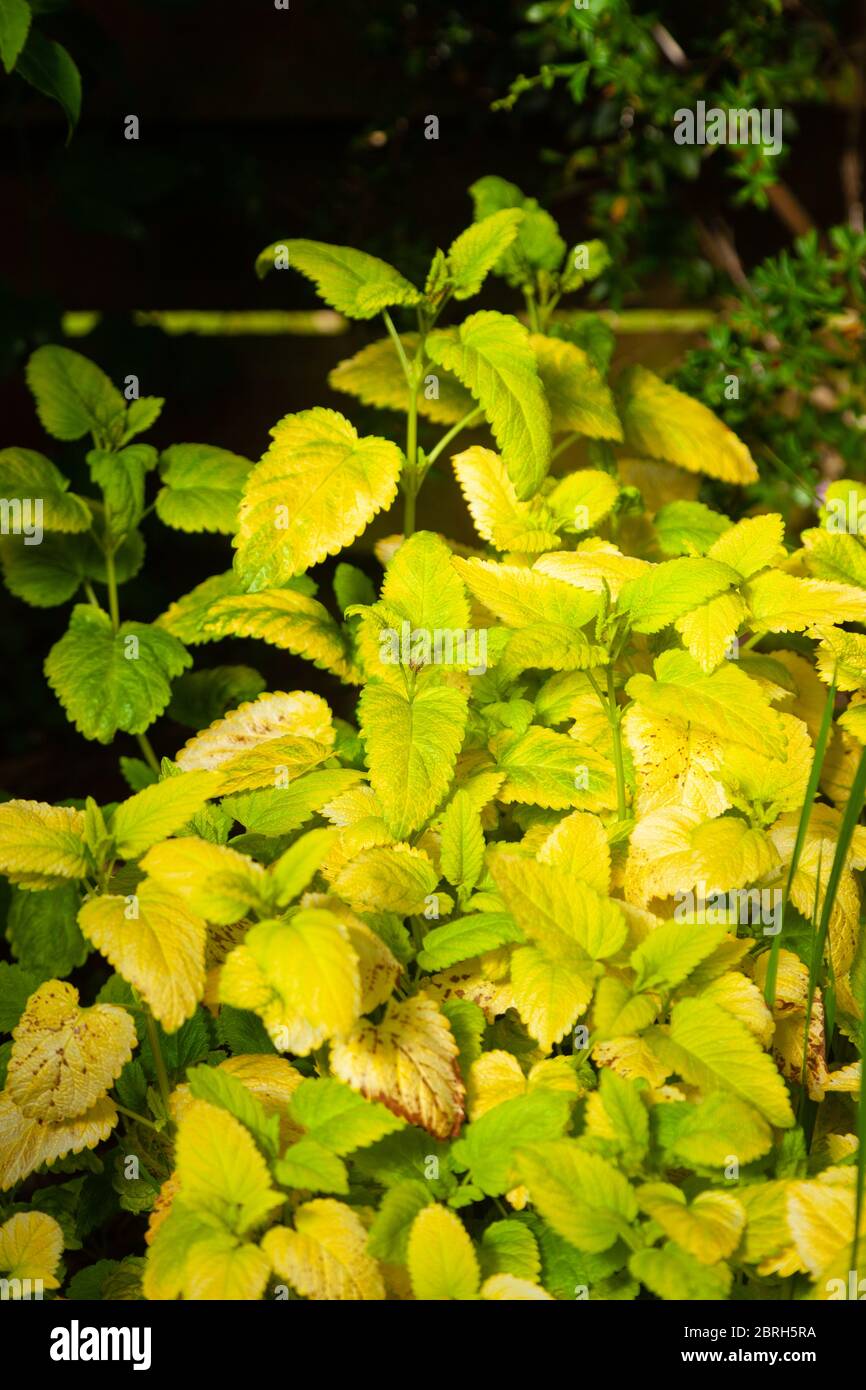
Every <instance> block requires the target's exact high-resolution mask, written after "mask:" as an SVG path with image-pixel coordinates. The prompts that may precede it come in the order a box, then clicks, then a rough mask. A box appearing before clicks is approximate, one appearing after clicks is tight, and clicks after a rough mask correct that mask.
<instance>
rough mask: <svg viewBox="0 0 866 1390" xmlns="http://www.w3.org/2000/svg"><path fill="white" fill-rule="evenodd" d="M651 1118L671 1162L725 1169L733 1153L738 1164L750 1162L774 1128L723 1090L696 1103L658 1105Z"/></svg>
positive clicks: (762, 1149) (764, 1150) (762, 1150)
mask: <svg viewBox="0 0 866 1390" xmlns="http://www.w3.org/2000/svg"><path fill="white" fill-rule="evenodd" d="M653 1121H654V1123H655V1124H656V1126H657V1128H658V1135H659V1142H660V1144H661V1145H662V1147H663V1148H664V1149H665V1150H666V1151H667V1152H669V1153H670V1154H671V1155H672V1162H683V1163H688V1164H689V1165H690V1166H692V1167H695V1168H698V1167H710V1168H724V1167H725V1166H726V1165H727V1164H728V1163H730V1160H731V1155H732V1154H736V1156H737V1158H738V1159H739V1161H740V1163H751V1162H752V1161H753V1160H754V1159H756V1158H760V1157H761V1156H762V1155H763V1154H765V1153H767V1152H768V1150H769V1149H770V1148H771V1146H772V1143H773V1131H772V1130H771V1129H770V1126H769V1125H768V1124H767V1121H766V1120H765V1119H764V1117H763V1116H762V1115H760V1114H759V1113H758V1111H757V1110H756V1109H755V1108H754V1106H752V1105H748V1104H747V1103H746V1101H744V1100H739V1099H738V1098H737V1097H736V1096H733V1095H731V1094H730V1093H729V1092H726V1091H713V1092H712V1093H711V1094H710V1095H708V1096H707V1097H706V1098H705V1099H704V1100H702V1101H700V1102H699V1104H697V1105H690V1104H687V1103H680V1104H677V1105H669V1106H668V1105H666V1106H664V1107H660V1106H658V1107H656V1108H655V1109H654V1111H653ZM791 1132H792V1131H788V1133H791Z"/></svg>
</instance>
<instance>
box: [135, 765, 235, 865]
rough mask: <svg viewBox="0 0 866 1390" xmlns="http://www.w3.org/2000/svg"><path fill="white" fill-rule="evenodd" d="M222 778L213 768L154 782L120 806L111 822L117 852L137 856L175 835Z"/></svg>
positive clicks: (217, 787) (214, 792)
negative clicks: (208, 770)
mask: <svg viewBox="0 0 866 1390" xmlns="http://www.w3.org/2000/svg"><path fill="white" fill-rule="evenodd" d="M219 789H220V779H219V777H218V776H216V775H215V774H214V773H212V772H188V773H186V774H185V775H184V776H183V777H171V778H168V779H167V780H166V781H164V782H155V783H154V784H153V785H152V786H150V787H145V788H144V790H143V791H140V792H137V793H136V795H135V796H131V797H130V798H129V800H128V801H124V802H122V803H121V804H120V806H118V808H117V811H116V812H115V815H114V820H113V821H112V824H111V830H112V834H113V835H114V839H115V843H116V845H117V852H118V854H119V855H121V856H122V857H123V858H124V859H137V858H138V856H139V855H140V854H143V853H144V851H145V850H146V849H148V848H149V846H150V845H153V844H155V843H156V841H157V840H164V839H165V838H166V837H167V836H168V835H173V834H174V833H175V831H176V830H179V829H180V827H181V826H182V825H185V824H186V822H187V821H188V820H189V819H190V818H191V817H192V816H194V815H195V813H196V811H199V810H201V808H202V806H204V804H205V802H206V801H207V800H208V798H209V797H212V796H216V795H217V793H218V791H219Z"/></svg>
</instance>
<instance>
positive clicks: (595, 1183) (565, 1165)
mask: <svg viewBox="0 0 866 1390" xmlns="http://www.w3.org/2000/svg"><path fill="white" fill-rule="evenodd" d="M489 1113H491V1114H492V1113H493V1112H492V1111H491V1112H489ZM516 1164H517V1171H518V1173H519V1175H520V1179H521V1181H522V1182H523V1183H524V1184H525V1185H526V1186H527V1187H528V1188H529V1195H530V1197H531V1199H532V1202H533V1204H534V1206H536V1207H537V1208H538V1211H539V1212H540V1213H541V1215H542V1216H543V1217H544V1219H545V1221H546V1222H548V1224H549V1225H550V1226H552V1227H553V1229H554V1231H556V1232H557V1234H558V1235H561V1236H563V1237H564V1239H565V1240H568V1241H570V1242H571V1244H572V1245H575V1246H577V1248H578V1250H587V1251H589V1252H590V1253H597V1252H599V1251H602V1250H607V1249H608V1248H609V1247H610V1246H611V1245H613V1244H614V1242H615V1241H616V1240H617V1239H618V1237H619V1236H620V1235H621V1234H622V1232H623V1230H624V1228H626V1227H627V1226H629V1225H630V1224H631V1222H632V1221H634V1219H635V1217H636V1216H637V1201H636V1199H635V1195H634V1191H633V1189H632V1187H631V1186H630V1184H629V1183H628V1181H627V1180H626V1178H624V1177H623V1175H622V1173H620V1172H619V1171H618V1169H616V1168H614V1167H613V1166H612V1164H610V1163H608V1162H607V1161H606V1160H605V1159H603V1158H600V1157H599V1156H598V1154H592V1153H587V1152H586V1151H585V1150H584V1149H581V1148H579V1147H578V1145H577V1144H576V1143H575V1142H574V1141H573V1140H571V1139H562V1140H559V1141H557V1142H556V1143H548V1144H533V1145H530V1146H528V1147H526V1148H524V1149H521V1150H520V1152H519V1153H518V1154H517V1158H516Z"/></svg>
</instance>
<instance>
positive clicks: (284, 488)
mask: <svg viewBox="0 0 866 1390" xmlns="http://www.w3.org/2000/svg"><path fill="white" fill-rule="evenodd" d="M271 433H272V435H273V443H272V444H271V446H270V448H269V449H268V451H267V453H266V454H265V456H264V458H263V459H262V461H261V463H258V464H256V466H255V468H254V469H253V471H252V472H251V473H250V475H249V477H248V479H247V483H246V487H245V489H244V496H243V501H242V502H241V506H240V511H239V526H238V533H237V536H236V537H235V540H234V544H235V545H236V546H237V552H238V553H237V558H236V562H235V563H236V567H237V569H238V571H239V573H240V574H241V576H242V578H243V579H244V581H245V582H246V585H247V587H248V589H249V590H250V591H252V592H255V591H256V590H258V589H266V588H269V587H270V586H272V585H278V584H281V583H283V582H284V581H285V580H287V579H290V578H291V577H292V576H293V575H297V574H300V573H301V572H302V571H303V570H306V569H308V568H309V567H310V565H315V564H318V563H319V561H320V560H324V559H325V558H326V556H328V555H336V554H337V553H338V551H340V550H343V549H345V547H346V546H347V545H350V544H351V542H352V541H353V540H355V539H356V538H357V537H358V536H359V535H360V534H361V532H362V531H363V530H364V528H365V527H366V526H367V524H368V523H369V522H370V521H371V520H372V519H373V517H374V516H375V515H376V513H377V512H380V511H382V510H383V509H387V508H388V507H390V505H391V503H392V502H393V501H394V498H395V496H396V495H397V479H398V477H399V474H400V468H401V465H402V461H403V455H402V453H401V451H400V450H399V449H398V448H397V445H396V444H392V443H391V441H390V440H387V439H378V438H376V437H375V436H369V437H367V438H363V439H362V438H361V437H360V436H359V435H358V432H357V430H356V429H355V427H354V425H352V424H350V423H349V421H348V420H346V419H345V418H344V416H342V415H339V414H338V413H337V411H335V410H323V409H321V408H319V407H317V408H316V409H314V410H302V411H300V413H299V414H297V415H287V416H285V418H284V419H283V420H281V421H280V423H279V424H278V425H276V426H275V427H274V429H273V430H272V431H271Z"/></svg>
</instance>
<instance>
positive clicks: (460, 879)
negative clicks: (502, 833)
mask: <svg viewBox="0 0 866 1390" xmlns="http://www.w3.org/2000/svg"><path fill="white" fill-rule="evenodd" d="M440 833H441V854H442V872H443V874H444V875H445V877H446V878H447V880H448V882H449V883H453V884H454V887H455V888H459V889H460V890H461V891H462V892H463V893H471V892H472V889H473V888H474V887H475V885H476V883H477V882H478V880H479V878H480V877H481V869H482V866H483V864H484V831H483V830H482V829H481V817H480V815H479V814H478V812H477V811H476V810H475V808H474V806H473V804H472V798H471V796H470V795H469V793H468V792H466V791H457V792H455V793H454V796H453V797H452V799H451V801H449V803H448V805H447V806H446V808H445V811H444V812H443V815H442V824H441V827H440ZM470 954H471V953H470Z"/></svg>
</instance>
